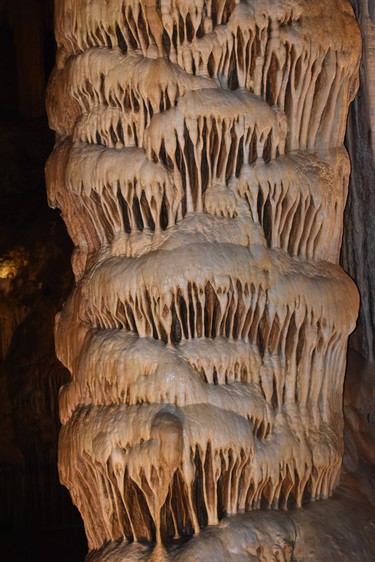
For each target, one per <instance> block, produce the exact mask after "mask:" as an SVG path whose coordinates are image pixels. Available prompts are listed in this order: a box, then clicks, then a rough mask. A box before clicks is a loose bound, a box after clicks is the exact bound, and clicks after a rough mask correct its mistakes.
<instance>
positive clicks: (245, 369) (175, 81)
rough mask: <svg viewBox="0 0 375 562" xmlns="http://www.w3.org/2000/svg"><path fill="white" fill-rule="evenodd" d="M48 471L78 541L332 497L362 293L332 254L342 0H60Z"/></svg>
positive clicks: (344, 169) (345, 82)
mask: <svg viewBox="0 0 375 562" xmlns="http://www.w3.org/2000/svg"><path fill="white" fill-rule="evenodd" d="M56 36H57V41H58V44H59V53H58V62H57V66H56V70H55V72H54V75H53V76H52V78H51V81H50V87H49V95H48V104H49V115H50V123H51V126H52V128H54V129H55V130H56V133H57V142H56V146H55V149H54V152H53V153H52V155H51V157H50V159H49V162H48V164H47V181H48V190H49V200H50V203H51V205H53V206H57V207H59V208H60V209H61V210H62V214H63V218H64V220H65V222H66V224H67V228H68V230H69V233H70V235H71V237H72V239H73V242H74V243H75V246H76V250H75V253H74V256H73V268H74V272H75V275H76V279H77V285H76V288H75V290H74V292H73V294H72V296H71V298H70V300H69V301H68V302H67V303H66V304H65V306H64V309H63V310H62V312H61V313H60V315H59V317H58V319H57V322H56V346H57V353H58V356H59V358H60V360H61V361H62V362H63V363H64V364H65V365H66V366H67V367H68V368H69V369H70V371H71V373H72V379H71V382H70V383H69V384H68V385H67V386H65V387H63V388H62V390H61V394H60V414H61V420H62V423H63V427H62V430H61V434H60V458H59V470H60V478H61V481H62V482H63V483H64V484H65V485H66V486H67V487H68V489H69V491H70V493H71V495H72V498H73V501H74V502H75V503H76V505H77V506H78V508H79V510H80V512H81V514H82V517H83V520H84V523H85V528H86V533H87V537H88V541H89V547H90V548H91V549H97V548H100V547H101V546H102V545H103V544H104V543H105V542H106V541H110V540H115V539H117V538H120V537H125V538H126V539H130V540H131V539H134V540H140V539H156V540H157V541H167V540H168V539H169V538H171V537H174V536H178V535H187V536H188V535H191V534H193V533H197V532H198V531H199V529H200V528H202V527H205V526H206V525H214V524H216V523H218V521H219V520H220V519H221V518H222V517H223V516H225V515H229V514H234V513H236V512H242V511H246V510H252V509H255V508H260V507H266V506H272V507H274V508H277V507H278V506H282V507H286V506H290V507H292V506H293V505H296V506H300V505H301V503H302V501H305V500H308V499H311V500H314V499H319V498H325V497H328V496H329V495H330V494H332V491H333V489H334V487H335V485H336V483H337V480H338V475H339V471H340V465H341V456H342V447H343V445H342V411H341V410H342V389H343V376H344V368H345V354H346V345H347V337H348V335H349V333H350V332H351V331H352V330H353V328H354V324H355V320H356V315H357V310H358V295H357V291H356V289H355V287H354V285H353V283H352V281H351V280H350V279H349V277H347V276H346V275H345V274H344V273H343V271H342V270H341V269H340V267H339V266H338V265H337V262H338V254H339V248H340V244H341V235H342V226H343V224H342V223H343V210H344V206H345V201H346V193H347V184H348V176H349V162H348V157H347V155H346V152H345V149H344V148H343V145H342V143H343V137H344V133H345V123H346V116H347V110H348V105H349V102H350V101H351V99H352V98H353V96H354V94H355V92H356V89H357V74H358V64H359V52H360V37H359V32H358V29H357V26H356V23H355V20H354V16H353V14H352V11H351V8H350V6H349V5H348V3H347V2H346V1H344V0H330V1H328V2H327V1H324V2H323V1H318V0H317V1H314V2H311V1H310V0H259V1H253V2H251V1H250V0H248V1H247V2H242V3H236V2H235V1H231V0H216V1H215V2H211V1H204V0H201V1H199V2H198V1H197V0H195V1H193V0H176V1H175V2H173V3H171V2H170V1H168V0H167V1H162V2H161V3H156V2H151V0H148V1H145V2H138V1H137V0H133V1H131V0H129V1H128V0H109V1H107V2H103V0H94V1H90V2H89V1H88V0H81V1H79V2H77V1H76V0H75V1H73V0H57V1H56Z"/></svg>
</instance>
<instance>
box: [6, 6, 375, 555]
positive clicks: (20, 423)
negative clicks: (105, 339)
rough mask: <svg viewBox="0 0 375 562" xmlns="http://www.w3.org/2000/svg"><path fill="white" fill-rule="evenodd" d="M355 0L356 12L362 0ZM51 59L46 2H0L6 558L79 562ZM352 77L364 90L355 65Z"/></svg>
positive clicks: (373, 206) (347, 250) (367, 201)
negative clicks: (58, 320) (51, 200)
mask: <svg viewBox="0 0 375 562" xmlns="http://www.w3.org/2000/svg"><path fill="white" fill-rule="evenodd" d="M352 3H353V5H354V8H355V10H356V14H357V17H360V7H361V5H362V4H364V3H365V2H363V1H362V0H352ZM372 17H374V14H372ZM54 57H55V42H54V35H53V0H26V1H25V0H0V77H1V78H0V197H1V203H0V540H1V543H2V547H1V555H0V558H1V560H2V561H3V562H18V561H21V560H26V559H27V560H38V561H39V562H43V561H44V560H49V561H51V560H53V561H54V562H60V561H61V562H62V561H67V560H69V562H75V561H77V562H78V561H82V560H83V558H84V556H85V553H86V539H85V536H84V532H83V526H82V522H81V519H80V516H79V514H78V512H77V510H76V509H75V508H74V506H73V505H72V503H71V500H70V496H69V494H68V493H67V491H66V490H65V488H63V487H62V486H61V485H60V484H59V481H58V474H57V436H58V431H59V421H58V408H57V396H58V390H59V387H60V386H61V385H62V384H64V383H65V382H66V381H67V380H68V378H69V373H68V371H67V370H66V369H65V368H64V367H63V366H62V365H61V364H60V363H59V362H58V360H57V359H56V357H55V352H54V342H53V323H54V317H55V314H56V313H57V312H58V311H59V310H60V308H61V306H62V304H63V302H64V300H65V299H66V297H67V295H68V294H69V291H70V290H71V288H72V286H73V275H72V273H71V268H70V255H71V252H72V250H73V248H72V244H71V241H70V239H69V237H68V235H67V233H66V229H65V226H64V223H63V221H62V220H61V218H60V216H59V212H58V211H53V210H51V209H49V208H48V205H47V197H46V191H45V181H44V164H45V161H46V159H47V157H48V155H49V153H50V152H51V150H52V147H53V143H54V135H53V133H52V132H51V131H50V130H49V128H48V122H47V117H46V114H45V108H44V97H45V87H46V80H47V78H48V76H49V74H50V72H51V70H52V67H53V64H54ZM361 76H362V80H363V84H366V69H365V68H364V67H362V69H361ZM368 104H369V101H368V96H366V89H365V88H364V87H362V88H361V91H360V93H359V96H358V97H357V98H356V100H355V102H354V103H353V105H352V107H351V110H350V116H349V128H348V137H347V145H348V148H349V150H350V152H351V156H352V159H353V167H354V168H353V174H352V186H351V192H350V196H349V199H348V205H347V210H346V221H345V234H344V246H343V252H342V262H343V266H344V267H345V269H346V270H347V271H348V272H349V273H350V275H351V276H352V277H354V278H355V280H356V282H357V284H358V286H359V287H360V289H361V295H362V305H361V306H362V308H361V315H360V319H359V324H358V328H357V330H356V332H355V333H354V335H353V336H352V338H351V343H350V346H351V347H352V348H353V349H355V350H356V352H357V353H358V354H360V355H361V356H362V359H361V358H360V361H362V362H363V361H365V360H367V359H369V360H371V361H373V359H374V355H373V350H374V306H375V303H374V286H375V228H374V226H375V225H374V222H375V201H374V200H375V197H374V195H373V189H374V186H375V172H374V165H373V164H374V160H373V154H372V149H371V134H372V133H371V129H369V125H368V120H367V119H366V115H368V112H369V107H368ZM357 359H358V356H357ZM374 418H375V416H374ZM370 422H371V423H375V419H374V420H372V418H371V419H369V423H370Z"/></svg>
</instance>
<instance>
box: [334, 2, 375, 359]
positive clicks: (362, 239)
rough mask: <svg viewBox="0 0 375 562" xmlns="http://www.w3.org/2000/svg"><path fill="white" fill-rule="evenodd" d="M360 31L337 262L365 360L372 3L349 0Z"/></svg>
mask: <svg viewBox="0 0 375 562" xmlns="http://www.w3.org/2000/svg"><path fill="white" fill-rule="evenodd" d="M352 5H353V8H354V11H355V14H356V17H357V19H358V21H359V24H360V28H361V32H362V40H363V43H362V46H363V52H362V63H361V67H360V84H361V85H360V90H359V92H358V95H357V97H356V98H355V100H354V101H353V103H352V105H351V108H350V111H349V118H348V128H347V135H346V145H347V148H348V152H349V155H350V159H351V162H352V173H351V180H350V187H349V197H348V202H347V208H346V216H345V230H344V240H343V248H342V265H343V267H344V269H346V271H348V273H349V274H350V275H351V276H352V277H353V279H354V280H355V282H356V284H357V286H358V288H359V292H360V295H361V308H360V316H359V319H358V324H357V329H356V331H355V332H354V334H353V335H352V337H351V346H352V347H353V348H354V349H356V350H357V351H358V352H359V353H360V354H361V355H362V356H363V357H365V358H366V359H368V360H369V361H371V362H373V361H374V353H375V296H374V291H375V251H374V249H375V229H374V221H375V195H374V190H375V2H373V0H352Z"/></svg>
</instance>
